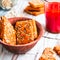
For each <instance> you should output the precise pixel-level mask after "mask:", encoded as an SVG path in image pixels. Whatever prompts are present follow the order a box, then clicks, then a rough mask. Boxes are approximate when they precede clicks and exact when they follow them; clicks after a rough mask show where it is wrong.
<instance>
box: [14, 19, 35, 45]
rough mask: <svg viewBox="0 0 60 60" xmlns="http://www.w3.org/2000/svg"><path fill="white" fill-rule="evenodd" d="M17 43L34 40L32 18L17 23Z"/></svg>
mask: <svg viewBox="0 0 60 60" xmlns="http://www.w3.org/2000/svg"><path fill="white" fill-rule="evenodd" d="M15 29H16V35H17V44H26V43H29V42H31V41H34V36H33V26H32V22H31V20H25V21H17V22H16V25H15Z"/></svg>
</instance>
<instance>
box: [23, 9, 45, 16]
mask: <svg viewBox="0 0 60 60" xmlns="http://www.w3.org/2000/svg"><path fill="white" fill-rule="evenodd" d="M24 11H25V12H27V13H29V14H31V15H34V16H37V15H39V14H43V13H44V10H42V9H41V10H40V11H39V12H37V11H29V10H26V9H25V10H24Z"/></svg>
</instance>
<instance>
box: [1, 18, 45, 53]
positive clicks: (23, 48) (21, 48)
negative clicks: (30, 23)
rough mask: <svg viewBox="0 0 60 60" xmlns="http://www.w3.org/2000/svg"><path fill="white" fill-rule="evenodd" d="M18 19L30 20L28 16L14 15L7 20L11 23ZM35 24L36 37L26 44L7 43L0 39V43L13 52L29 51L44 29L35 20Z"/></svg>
mask: <svg viewBox="0 0 60 60" xmlns="http://www.w3.org/2000/svg"><path fill="white" fill-rule="evenodd" d="M18 20H30V18H26V17H14V18H9V21H10V22H11V24H13V25H14V24H15V23H16V21H18ZM36 25H37V31H38V37H37V39H35V40H34V41H33V42H30V43H27V44H22V45H9V44H7V43H4V42H3V41H2V40H1V41H0V43H1V44H2V45H3V46H4V47H5V48H6V49H7V50H8V51H10V52H13V53H18V54H19V53H20V54H22V53H26V52H27V51H29V50H30V49H31V48H33V47H34V46H35V44H36V43H37V42H38V41H39V40H40V38H41V37H42V35H43V32H44V29H43V27H42V26H41V24H40V23H39V22H37V21H36Z"/></svg>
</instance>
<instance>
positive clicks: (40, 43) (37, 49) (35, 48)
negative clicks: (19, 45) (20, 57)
mask: <svg viewBox="0 0 60 60" xmlns="http://www.w3.org/2000/svg"><path fill="white" fill-rule="evenodd" d="M43 44H44V38H43V37H42V38H41V39H40V40H39V41H38V43H37V44H36V45H35V46H34V47H33V48H32V49H31V50H30V51H28V52H27V54H28V53H29V54H31V53H32V54H36V53H37V52H38V51H39V50H42V49H43V47H44V45H43Z"/></svg>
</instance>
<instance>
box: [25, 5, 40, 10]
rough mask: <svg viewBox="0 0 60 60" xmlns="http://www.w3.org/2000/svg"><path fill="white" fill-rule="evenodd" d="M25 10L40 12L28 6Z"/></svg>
mask: <svg viewBox="0 0 60 60" xmlns="http://www.w3.org/2000/svg"><path fill="white" fill-rule="evenodd" d="M25 9H26V10H29V11H40V8H32V7H31V6H27V7H26V8H25Z"/></svg>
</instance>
